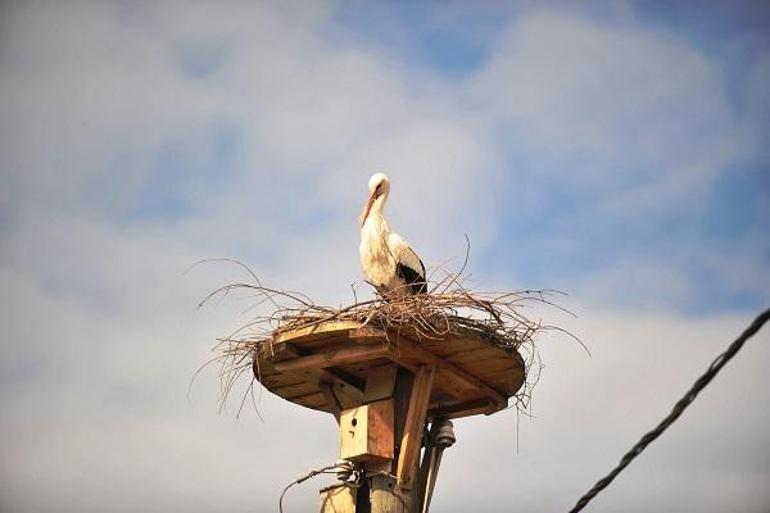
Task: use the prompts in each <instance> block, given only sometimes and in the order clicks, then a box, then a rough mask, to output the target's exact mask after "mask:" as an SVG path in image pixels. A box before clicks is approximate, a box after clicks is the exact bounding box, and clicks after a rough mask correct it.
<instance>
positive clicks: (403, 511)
mask: <svg viewBox="0 0 770 513" xmlns="http://www.w3.org/2000/svg"><path fill="white" fill-rule="evenodd" d="M369 483H370V491H369V497H370V499H371V510H366V511H371V513H419V511H420V510H419V509H418V508H417V504H419V501H418V500H416V498H415V495H416V493H415V491H407V490H402V489H401V488H399V487H398V486H397V485H396V482H395V480H394V479H393V477H392V476H389V475H387V474H378V475H375V476H373V477H371V478H370V479H369ZM322 513H327V512H322Z"/></svg>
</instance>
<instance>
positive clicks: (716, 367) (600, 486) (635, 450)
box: [569, 309, 770, 513]
mask: <svg viewBox="0 0 770 513" xmlns="http://www.w3.org/2000/svg"><path fill="white" fill-rule="evenodd" d="M768 320H770V309H768V310H765V311H764V312H762V313H761V314H759V316H757V318H756V319H754V322H752V323H751V325H749V327H748V328H746V330H745V331H744V332H743V333H741V335H740V336H739V337H738V338H737V339H735V341H733V343H732V344H730V346H729V347H728V348H727V350H726V351H725V352H723V353H722V354H720V355H719V356H717V357H716V358H715V359H714V361H713V362H711V365H709V368H708V369H707V370H706V372H705V373H703V375H702V376H701V377H699V378H698V379H697V380H696V381H695V383H694V384H693V386H692V387H691V388H690V390H688V391H687V393H686V394H685V395H684V397H682V398H681V399H679V401H678V402H677V403H676V404H675V405H674V408H673V409H672V410H671V413H669V414H668V415H667V416H666V418H664V419H663V420H662V421H661V422H660V424H658V425H657V427H656V428H655V429H653V430H652V431H650V432H648V433H647V434H645V435H644V436H643V437H642V438H641V439H640V440H639V441H638V442H637V443H636V445H634V446H633V447H632V448H631V450H630V451H628V452H627V453H626V454H625V455H624V456H623V457H622V458H621V459H620V463H618V465H617V466H616V467H615V468H614V469H612V471H611V472H610V473H609V474H607V475H606V476H605V477H603V478H601V479H600V480H599V481H597V482H596V484H595V485H594V486H593V488H591V489H590V490H588V492H586V494H585V495H583V496H582V497H581V498H580V500H578V501H577V504H575V507H573V508H572V509H571V510H570V511H569V513H577V512H578V511H580V510H582V509H583V508H584V507H585V506H586V505H587V504H588V503H589V502H590V501H591V499H593V498H594V497H596V495H598V494H599V492H601V491H602V490H604V489H605V488H606V487H607V486H609V484H610V483H612V481H613V480H614V479H615V478H616V477H617V475H618V474H620V473H621V472H622V471H623V469H625V468H626V467H627V466H628V465H629V464H630V463H631V462H632V461H633V460H634V458H636V457H637V456H639V454H641V452H642V451H644V449H646V448H647V446H648V445H650V443H652V442H653V441H654V440H655V439H656V438H658V437H659V436H660V435H661V434H663V432H664V431H665V430H666V429H668V427H669V426H671V424H673V423H674V422H675V421H676V420H677V419H678V418H679V416H680V415H681V414H682V412H684V410H685V409H687V407H688V406H689V405H690V404H691V403H692V402H693V401H694V400H695V398H696V397H697V396H698V394H699V393H700V391H701V390H703V389H704V388H706V386H707V385H708V384H709V383H710V382H711V380H712V379H714V376H716V375H717V374H718V373H719V371H720V370H721V369H722V367H724V366H725V364H727V362H729V361H730V359H731V358H732V357H733V356H735V355H736V353H737V352H738V351H740V349H741V348H742V347H743V344H744V343H746V341H747V340H748V339H750V338H751V337H753V336H754V335H755V334H756V333H757V332H758V331H759V330H760V329H761V328H762V326H763V325H764V324H765V323H766V322H767V321H768Z"/></svg>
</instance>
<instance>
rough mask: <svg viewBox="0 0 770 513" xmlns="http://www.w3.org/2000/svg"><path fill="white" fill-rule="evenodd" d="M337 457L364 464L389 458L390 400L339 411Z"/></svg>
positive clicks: (391, 433)
mask: <svg viewBox="0 0 770 513" xmlns="http://www.w3.org/2000/svg"><path fill="white" fill-rule="evenodd" d="M340 458H341V459H346V460H351V461H356V462H361V463H368V462H372V461H381V460H391V459H393V400H392V399H385V400H383V401H377V402H375V403H371V404H365V405H363V406H358V407H356V408H351V409H349V410H344V411H343V412H342V413H341V414H340Z"/></svg>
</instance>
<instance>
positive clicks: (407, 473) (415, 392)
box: [396, 365, 436, 489]
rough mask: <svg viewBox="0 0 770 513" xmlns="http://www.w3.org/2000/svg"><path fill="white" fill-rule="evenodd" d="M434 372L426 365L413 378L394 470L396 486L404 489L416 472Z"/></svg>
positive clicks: (407, 487) (408, 486)
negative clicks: (396, 466) (396, 465)
mask: <svg viewBox="0 0 770 513" xmlns="http://www.w3.org/2000/svg"><path fill="white" fill-rule="evenodd" d="M435 372H436V367H435V366H433V365H426V366H422V367H420V368H419V369H418V371H417V374H416V375H415V377H414V384H413V385H412V394H411V396H410V398H409V409H408V411H407V414H406V423H405V425H404V435H403V437H402V439H401V450H400V453H399V457H398V469H397V470H396V477H397V479H398V484H399V486H400V487H402V488H405V489H409V488H411V486H412V481H413V479H414V477H415V474H416V471H417V461H418V458H419V456H420V447H421V445H422V432H423V427H424V425H425V415H426V413H427V411H428V401H429V400H430V392H431V388H432V387H433V375H434V374H435Z"/></svg>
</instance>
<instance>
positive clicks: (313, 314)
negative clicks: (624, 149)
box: [196, 252, 585, 415]
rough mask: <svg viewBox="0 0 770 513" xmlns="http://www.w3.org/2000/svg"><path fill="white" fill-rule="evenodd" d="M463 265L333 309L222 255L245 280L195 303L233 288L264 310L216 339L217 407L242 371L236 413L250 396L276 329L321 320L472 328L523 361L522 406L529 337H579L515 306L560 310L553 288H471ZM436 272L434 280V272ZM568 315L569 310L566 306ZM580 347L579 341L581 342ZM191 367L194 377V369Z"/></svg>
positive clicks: (535, 372)
mask: <svg viewBox="0 0 770 513" xmlns="http://www.w3.org/2000/svg"><path fill="white" fill-rule="evenodd" d="M467 259H468V255H467V252H466V258H465V263H464V264H463V266H462V268H461V269H460V271H458V272H450V271H446V270H445V269H444V266H439V267H438V268H437V269H436V270H435V271H434V272H433V273H431V276H430V277H429V278H428V282H429V284H430V291H429V293H428V294H421V295H410V294H404V293H401V292H400V291H395V292H393V293H390V294H388V295H387V296H385V295H382V294H379V293H375V297H374V298H373V299H367V300H363V301H361V300H359V299H358V297H357V293H356V290H355V287H352V288H353V303H352V304H350V305H347V306H342V307H339V308H335V307H330V306H323V305H318V304H316V303H315V302H314V301H313V300H311V299H310V298H309V297H308V296H306V295H304V294H302V293H300V292H293V291H286V290H280V289H273V288H270V287H267V286H264V285H263V284H262V283H261V281H260V280H259V279H258V278H257V276H256V275H255V274H254V273H253V272H252V271H251V270H250V269H249V268H248V267H247V266H245V265H244V264H242V263H240V262H237V261H232V260H228V261H229V262H232V263H234V264H236V265H238V266H240V267H241V268H243V269H244V270H245V271H246V272H247V273H248V275H249V276H250V278H251V281H250V282H240V283H231V284H228V285H225V286H222V287H220V288H218V289H216V290H214V291H213V292H211V293H210V294H209V295H208V296H206V297H205V298H204V299H203V301H201V303H200V305H199V306H203V305H204V304H206V303H207V302H209V301H211V300H212V299H214V298H217V297H226V296H228V295H230V294H233V293H236V292H240V293H247V294H248V295H249V296H250V297H251V298H252V300H253V304H252V305H251V306H250V308H249V311H253V310H256V309H263V310H267V312H268V313H267V314H265V315H258V316H255V317H253V318H252V319H251V320H250V321H249V322H248V323H246V324H244V325H242V326H240V327H239V328H238V329H237V330H235V331H234V332H233V333H231V334H230V335H228V336H226V337H222V338H220V339H218V344H217V345H216V347H215V348H214V351H215V353H216V355H215V356H214V358H212V359H211V360H210V361H209V362H207V363H206V364H204V365H203V366H202V367H201V369H199V371H198V373H199V372H200V370H202V369H203V368H204V367H206V366H207V365H208V364H211V363H219V365H220V374H219V375H220V383H221V388H220V393H221V395H220V405H221V408H222V409H224V408H225V406H226V404H227V399H228V397H229V396H230V393H231V391H232V390H233V387H234V386H235V384H236V383H237V382H238V381H239V379H240V378H241V377H242V376H243V374H244V373H246V374H247V376H250V378H251V379H250V381H249V386H248V388H247V390H246V392H245V393H244V394H243V397H242V399H241V401H240V405H239V408H238V415H240V413H241V411H242V410H243V406H244V404H245V402H246V399H247V397H251V398H252V404H254V407H255V410H256V411H257V414H259V411H258V409H257V408H256V401H255V400H254V385H255V377H254V375H253V373H252V367H253V364H254V362H255V358H256V356H257V354H258V351H259V350H260V348H261V347H263V346H264V345H266V344H267V345H269V344H270V343H271V342H272V339H273V337H274V336H275V335H277V334H280V333H283V332H286V331H291V330H296V329H301V328H307V327H311V326H314V325H317V324H321V323H324V322H328V321H356V322H359V323H361V324H362V325H365V326H373V327H377V328H381V329H383V330H386V332H389V333H397V334H404V335H407V336H409V337H410V338H412V339H413V340H416V341H418V342H419V341H422V340H426V339H438V340H440V339H445V338H446V337H447V336H449V335H467V334H473V335H475V336H478V337H480V338H483V339H485V340H488V341H489V342H491V343H493V344H495V345H497V346H499V347H502V348H503V349H506V350H508V351H518V352H519V353H520V354H521V355H522V357H523V358H524V361H525V366H526V376H527V380H526V383H525V384H524V386H523V387H522V388H521V390H520V391H519V392H518V393H517V394H516V396H515V397H514V406H515V407H516V408H518V410H519V411H520V412H525V411H526V408H527V406H528V404H529V398H530V393H531V391H532V389H533V387H534V385H535V384H536V382H537V379H538V378H539V375H540V370H541V368H542V365H541V364H540V360H539V357H538V353H537V351H536V348H535V345H534V342H535V339H536V337H537V336H538V335H539V334H541V333H543V332H545V331H553V330H555V331H560V332H562V333H566V334H567V335H569V336H570V337H572V338H574V339H575V340H577V341H578V343H580V344H581V345H582V343H581V342H580V341H579V340H578V339H577V338H576V337H574V336H573V335H572V334H570V333H569V332H567V331H565V330H563V329H561V328H559V327H557V326H551V325H545V324H543V323H542V322H541V321H539V320H538V321H535V320H532V319H529V318H528V317H526V316H525V315H524V314H523V313H522V311H523V310H525V309H526V308H527V307H528V306H531V305H533V304H540V305H548V306H551V307H554V308H557V309H559V310H561V311H565V312H566V310H564V309H563V308H561V307H560V306H558V305H557V304H556V303H554V302H553V297H554V296H559V295H562V293H561V292H558V291H554V290H524V291H518V292H474V291H471V290H470V289H468V288H467V287H466V286H464V282H465V281H466V280H467V275H466V274H465V267H466V263H467ZM436 275H439V279H437V280H435V279H433V276H436ZM567 313H569V312H567ZM583 347H585V346H583ZM198 373H196V375H197V374H198Z"/></svg>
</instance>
